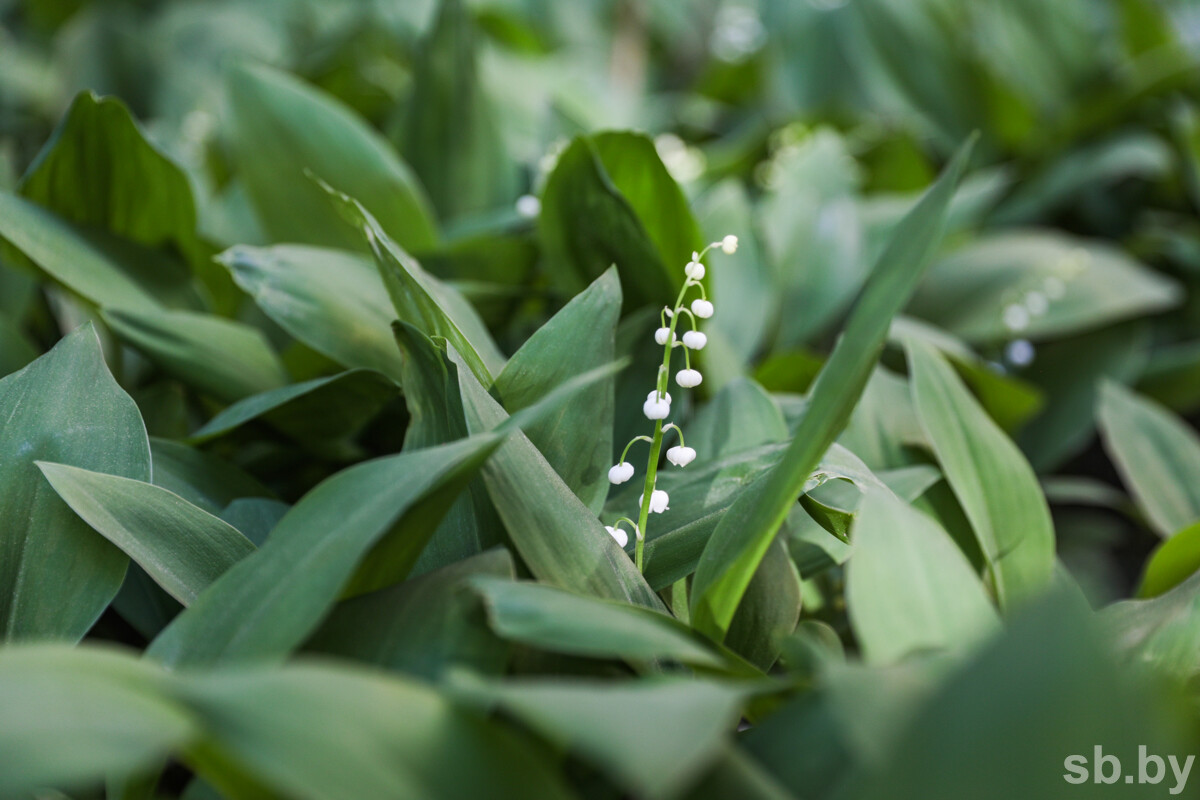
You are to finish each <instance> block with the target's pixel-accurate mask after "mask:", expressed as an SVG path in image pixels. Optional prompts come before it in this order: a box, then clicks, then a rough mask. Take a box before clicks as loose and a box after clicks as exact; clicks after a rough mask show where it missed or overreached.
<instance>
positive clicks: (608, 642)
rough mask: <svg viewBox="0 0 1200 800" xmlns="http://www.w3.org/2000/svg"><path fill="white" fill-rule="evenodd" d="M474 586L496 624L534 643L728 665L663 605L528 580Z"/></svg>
mask: <svg viewBox="0 0 1200 800" xmlns="http://www.w3.org/2000/svg"><path fill="white" fill-rule="evenodd" d="M471 586H472V587H473V588H474V589H475V591H477V592H479V593H480V594H481V595H482V596H483V599H484V602H485V603H486V605H487V611H488V619H489V620H490V622H491V625H492V629H493V630H495V631H496V633H498V634H499V635H501V636H503V637H504V638H505V639H509V640H511V641H514V642H520V643H521V644H524V645H528V646H529V647H537V648H540V649H542V650H548V651H551V652H555V653H567V654H570V655H575V656H585V657H588V658H621V659H626V660H629V661H632V662H650V661H654V660H656V659H670V660H672V661H678V662H680V663H681V664H690V665H692V666H697V667H709V668H715V669H722V668H724V667H725V666H727V664H726V662H725V661H724V659H722V658H721V657H720V656H719V655H717V653H715V652H714V651H713V650H712V649H711V647H709V646H708V645H707V644H705V643H704V642H702V641H701V640H698V639H697V638H696V637H695V634H693V633H692V632H691V631H689V630H688V628H687V626H686V625H683V624H682V623H679V622H677V621H676V620H674V619H673V618H671V617H668V616H666V615H665V614H661V613H659V612H657V611H651V610H650V609H647V608H641V607H639V606H631V605H627V604H625V603H618V602H613V601H611V600H601V599H598V598H595V597H587V596H584V595H580V594H575V593H574V592H569V591H564V590H563V589H556V588H555V587H553V586H547V585H545V584H540V583H531V582H528V581H522V582H519V583H518V582H514V581H503V580H498V579H494V578H486V579H485V578H477V579H475V580H473V581H471Z"/></svg>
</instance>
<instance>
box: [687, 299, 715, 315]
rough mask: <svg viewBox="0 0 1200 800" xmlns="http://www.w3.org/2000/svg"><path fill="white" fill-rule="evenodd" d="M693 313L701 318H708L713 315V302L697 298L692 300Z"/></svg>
mask: <svg viewBox="0 0 1200 800" xmlns="http://www.w3.org/2000/svg"><path fill="white" fill-rule="evenodd" d="M692 313H693V314H695V315H696V316H697V317H699V318H700V319H708V318H709V317H711V316H712V315H713V304H712V303H710V302H708V301H707V300H701V299H700V298H696V299H695V300H693V301H692Z"/></svg>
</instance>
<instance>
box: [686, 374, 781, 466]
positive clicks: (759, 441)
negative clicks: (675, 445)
mask: <svg viewBox="0 0 1200 800" xmlns="http://www.w3.org/2000/svg"><path fill="white" fill-rule="evenodd" d="M684 433H685V434H686V435H687V443H688V446H689V447H691V448H693V449H694V450H695V451H696V454H697V455H696V461H695V462H694V463H695V464H696V466H702V465H703V464H704V462H705V461H708V460H715V459H718V458H721V457H722V456H726V455H732V454H733V453H738V452H741V451H743V450H751V449H753V448H755V447H759V446H761V445H764V444H774V443H776V442H782V441H784V440H785V439H787V438H788V429H787V423H786V422H784V419H783V412H781V411H780V410H779V406H777V405H776V404H775V401H774V400H772V399H771V396H770V395H769V394H767V393H766V391H765V390H764V389H763V388H762V387H761V386H759V385H758V384H757V383H755V382H754V381H753V380H751V379H749V378H741V379H738V380H735V381H733V382H731V383H728V384H726V385H725V386H723V387H721V390H720V391H719V392H717V393H716V395H714V396H713V398H712V399H711V400H710V401H708V403H707V404H706V405H705V406H704V407H703V408H701V409H700V411H698V412H697V413H696V416H695V417H693V418H692V421H691V422H689V423H688V424H687V426H686V427H685V428H684ZM668 435H672V434H668Z"/></svg>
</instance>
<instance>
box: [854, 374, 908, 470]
mask: <svg viewBox="0 0 1200 800" xmlns="http://www.w3.org/2000/svg"><path fill="white" fill-rule="evenodd" d="M923 439H924V434H923V433H922V432H921V423H920V421H919V420H918V419H917V411H916V409H915V408H914V407H913V401H912V393H911V392H910V391H909V386H908V379H907V378H903V377H901V376H899V375H897V374H895V373H894V372H891V371H889V370H888V369H886V368H884V367H882V366H880V367H876V368H875V371H874V372H873V373H872V374H871V377H870V379H869V380H868V381H867V387H866V388H865V389H864V390H863V393H862V398H860V399H859V401H858V405H856V406H855V407H854V413H853V414H851V415H850V422H848V423H847V424H846V430H845V431H843V432H842V435H841V436H840V437H839V438H838V441H839V442H840V443H841V444H843V445H845V446H846V448H847V449H849V450H851V451H852V452H853V453H854V454H855V455H857V456H858V457H859V458H861V459H862V460H863V462H864V463H865V464H867V466H869V467H870V468H871V469H898V468H900V467H904V466H907V465H909V464H911V463H912V461H913V455H912V454H911V452H910V451H909V449H908V445H910V444H912V443H914V442H920V441H922V440H923Z"/></svg>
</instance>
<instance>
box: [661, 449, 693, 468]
mask: <svg viewBox="0 0 1200 800" xmlns="http://www.w3.org/2000/svg"><path fill="white" fill-rule="evenodd" d="M695 458H696V451H695V450H693V449H692V448H690V447H684V446H683V445H681V444H678V445H675V446H674V447H672V448H670V449H669V450H667V461H670V462H671V463H672V464H674V465H675V466H677V467H686V466H687V465H688V464H690V463H692V461H694V460H695Z"/></svg>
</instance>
